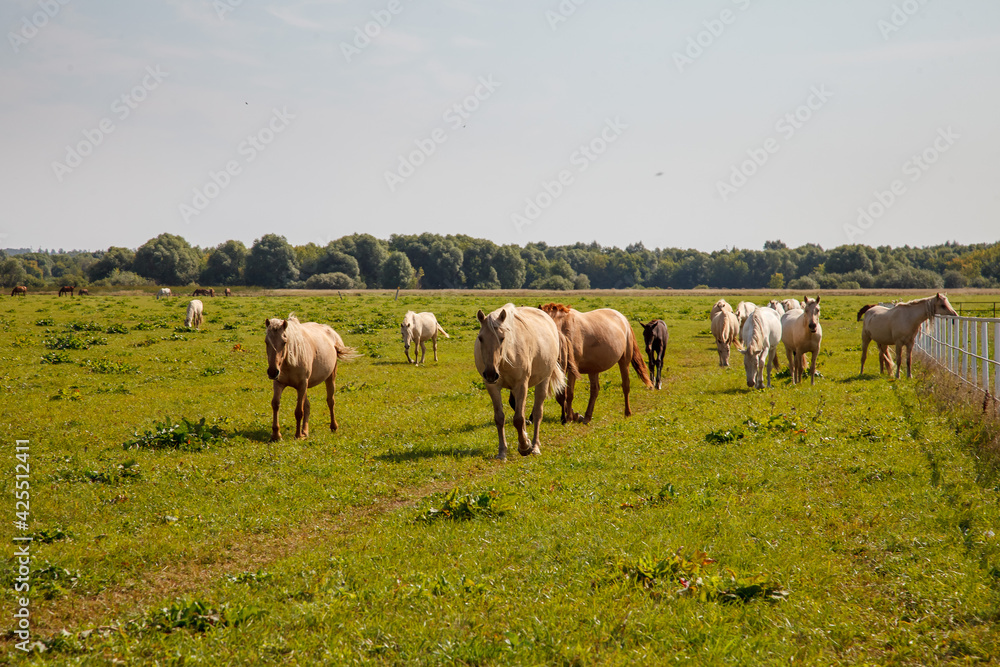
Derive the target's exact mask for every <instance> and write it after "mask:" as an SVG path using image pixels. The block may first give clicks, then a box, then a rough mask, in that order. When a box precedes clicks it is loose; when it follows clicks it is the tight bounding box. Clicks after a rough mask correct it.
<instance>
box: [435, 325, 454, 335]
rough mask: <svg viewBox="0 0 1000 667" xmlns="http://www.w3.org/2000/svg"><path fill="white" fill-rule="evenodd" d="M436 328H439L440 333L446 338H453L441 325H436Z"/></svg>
mask: <svg viewBox="0 0 1000 667" xmlns="http://www.w3.org/2000/svg"><path fill="white" fill-rule="evenodd" d="M435 326H436V327H437V330H438V333H443V334H444V337H445V338H451V336H449V335H448V332H447V331H445V330H444V328H443V327H442V326H441V325H440V324H437V323H435Z"/></svg>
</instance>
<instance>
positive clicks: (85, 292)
mask: <svg viewBox="0 0 1000 667" xmlns="http://www.w3.org/2000/svg"><path fill="white" fill-rule="evenodd" d="M76 293H77V295H78V296H90V290H88V289H87V288H86V287H81V288H80V289H78V290H77V292H76Z"/></svg>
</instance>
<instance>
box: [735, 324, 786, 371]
mask: <svg viewBox="0 0 1000 667" xmlns="http://www.w3.org/2000/svg"><path fill="white" fill-rule="evenodd" d="M742 334H743V347H744V349H743V350H740V351H741V352H742V353H743V368H744V369H745V370H746V373H747V386H748V387H750V388H751V389H754V388H756V389H763V388H764V368H765V367H766V368H767V386H768V387H770V386H771V368H772V367H773V368H777V367H778V363H777V362H778V357H777V354H776V351H777V349H778V341H780V340H781V322H780V321H779V320H778V315H777V314H776V313H775V312H774V310H772V309H771V308H758V309H756V310H755V311H753V313H751V315H750V317H748V318H747V321H746V323H745V324H744V325H743V332H742Z"/></svg>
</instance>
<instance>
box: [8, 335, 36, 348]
mask: <svg viewBox="0 0 1000 667" xmlns="http://www.w3.org/2000/svg"><path fill="white" fill-rule="evenodd" d="M29 345H31V336H29V335H27V334H15V335H14V336H12V337H11V339H10V346H11V347H28V346H29Z"/></svg>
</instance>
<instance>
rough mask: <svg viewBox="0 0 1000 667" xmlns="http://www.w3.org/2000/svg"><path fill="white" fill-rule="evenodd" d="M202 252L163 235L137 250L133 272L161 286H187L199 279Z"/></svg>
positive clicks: (177, 238) (171, 235)
mask: <svg viewBox="0 0 1000 667" xmlns="http://www.w3.org/2000/svg"><path fill="white" fill-rule="evenodd" d="M200 264H201V253H200V252H198V251H197V250H196V249H195V248H192V247H191V244H189V243H188V242H187V241H185V240H184V239H183V238H182V237H180V236H175V235H174V234H160V235H159V236H157V237H156V238H154V239H150V240H148V241H146V243H144V244H143V245H141V246H139V249H138V250H136V251H135V259H134V260H133V261H132V270H133V271H135V272H136V273H138V274H139V275H140V276H142V277H144V278H150V279H152V280H155V281H156V282H157V283H158V284H160V285H186V284H187V283H190V282H193V281H194V280H195V279H197V277H198V269H199V265H200Z"/></svg>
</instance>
